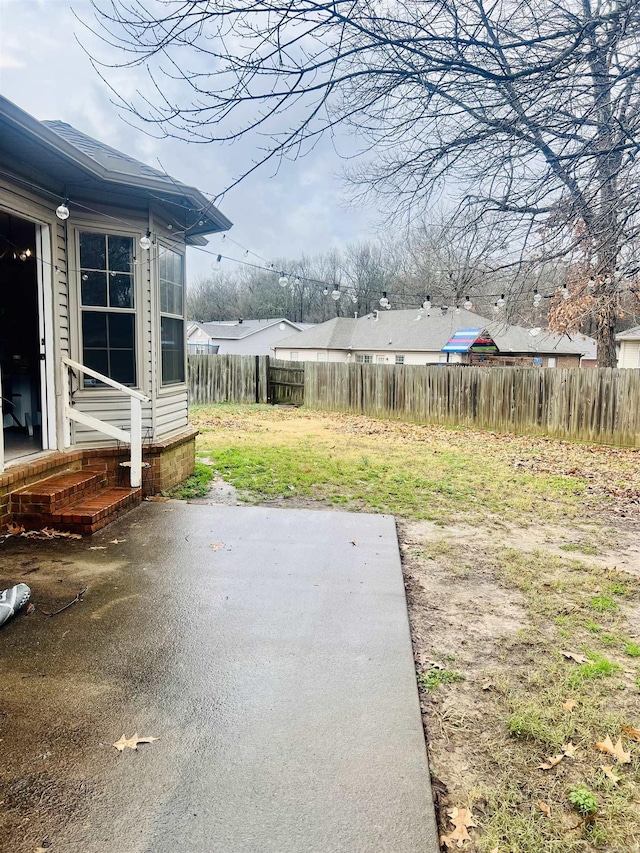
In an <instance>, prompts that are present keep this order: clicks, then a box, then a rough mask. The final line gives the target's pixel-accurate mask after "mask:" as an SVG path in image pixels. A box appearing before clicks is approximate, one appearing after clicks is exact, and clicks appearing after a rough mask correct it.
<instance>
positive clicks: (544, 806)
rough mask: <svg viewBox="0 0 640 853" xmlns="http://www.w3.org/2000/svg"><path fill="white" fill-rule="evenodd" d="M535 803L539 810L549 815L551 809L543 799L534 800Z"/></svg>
mask: <svg viewBox="0 0 640 853" xmlns="http://www.w3.org/2000/svg"><path fill="white" fill-rule="evenodd" d="M536 805H537V806H538V808H539V809H540V811H541V812H542V814H544V815H546V816H547V817H551V809H550V807H549V806H548V805H547V804H546V803H545V801H544V800H536Z"/></svg>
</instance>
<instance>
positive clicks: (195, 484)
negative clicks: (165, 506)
mask: <svg viewBox="0 0 640 853" xmlns="http://www.w3.org/2000/svg"><path fill="white" fill-rule="evenodd" d="M214 477H215V471H214V470H213V468H212V467H211V465H207V464H206V463H204V462H196V466H195V470H194V472H193V474H191V476H190V477H187V479H186V480H185V481H184V483H181V484H180V485H179V486H176V487H175V489H171V491H170V492H168V493H167V494H168V495H169V497H172V498H177V499H178V500H181V501H186V500H189V499H190V498H200V497H204V496H205V495H207V494H208V493H209V488H210V485H211V480H213V478H214Z"/></svg>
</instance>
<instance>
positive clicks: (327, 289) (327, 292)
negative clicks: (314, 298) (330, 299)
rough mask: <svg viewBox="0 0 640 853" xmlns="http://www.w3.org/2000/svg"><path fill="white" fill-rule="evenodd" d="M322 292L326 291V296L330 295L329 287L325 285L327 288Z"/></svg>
mask: <svg viewBox="0 0 640 853" xmlns="http://www.w3.org/2000/svg"><path fill="white" fill-rule="evenodd" d="M322 292H323V293H324V295H325V296H328V295H329V288H328V287H325V289H324V290H323V291H322Z"/></svg>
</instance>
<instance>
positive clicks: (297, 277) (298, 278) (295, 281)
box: [293, 276, 300, 287]
mask: <svg viewBox="0 0 640 853" xmlns="http://www.w3.org/2000/svg"><path fill="white" fill-rule="evenodd" d="M293 283H294V284H295V286H296V287H297V286H298V285H299V284H300V277H299V276H296V277H295V280H294V282H293Z"/></svg>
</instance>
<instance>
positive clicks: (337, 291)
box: [331, 287, 340, 302]
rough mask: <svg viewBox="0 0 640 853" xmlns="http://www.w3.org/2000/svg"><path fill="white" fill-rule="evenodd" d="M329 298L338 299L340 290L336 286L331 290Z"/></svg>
mask: <svg viewBox="0 0 640 853" xmlns="http://www.w3.org/2000/svg"><path fill="white" fill-rule="evenodd" d="M331 298H332V299H333V300H335V302H337V301H338V299H340V290H339V289H338V288H337V287H336V288H335V289H334V290H333V291H332V293H331Z"/></svg>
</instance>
